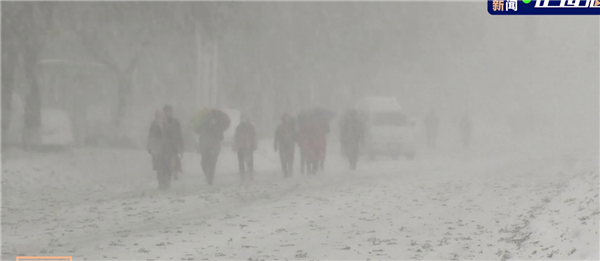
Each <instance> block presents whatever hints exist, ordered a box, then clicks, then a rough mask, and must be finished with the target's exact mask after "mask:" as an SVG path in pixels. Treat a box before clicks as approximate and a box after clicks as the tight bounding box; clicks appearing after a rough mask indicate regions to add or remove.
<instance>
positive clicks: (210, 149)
mask: <svg viewBox="0 0 600 261" xmlns="http://www.w3.org/2000/svg"><path fill="white" fill-rule="evenodd" d="M230 124H231V120H230V119H229V116H227V114H226V113H224V112H223V111H221V110H217V109H211V110H209V112H208V114H207V115H206V118H205V119H204V120H203V121H202V124H201V126H200V129H199V130H198V145H199V149H200V155H201V157H202V161H201V165H202V170H203V172H204V175H205V176H206V181H207V182H208V184H210V185H212V184H213V179H214V175H215V171H216V168H217V160H218V159H219V153H221V143H222V142H223V138H224V137H225V136H224V132H225V131H226V130H227V128H229V125H230Z"/></svg>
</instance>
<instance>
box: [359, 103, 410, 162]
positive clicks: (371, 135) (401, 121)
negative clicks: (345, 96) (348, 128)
mask: <svg viewBox="0 0 600 261" xmlns="http://www.w3.org/2000/svg"><path fill="white" fill-rule="evenodd" d="M356 109H357V110H358V112H359V114H360V115H361V117H362V118H363V120H364V121H365V126H366V138H365V143H366V144H365V145H366V146H365V149H364V150H363V152H364V153H366V154H367V155H368V156H369V158H371V159H374V158H375V157H376V156H377V155H381V154H387V155H390V156H392V158H394V159H398V157H399V156H400V155H402V156H404V157H406V158H407V159H414V158H415V156H416V144H415V143H416V142H415V141H416V139H415V122H414V121H411V120H410V119H409V118H408V116H407V115H406V114H405V112H404V110H403V109H402V107H401V106H400V104H399V103H398V101H397V100H396V98H394V97H365V98H363V99H361V100H359V101H358V102H357V104H356Z"/></svg>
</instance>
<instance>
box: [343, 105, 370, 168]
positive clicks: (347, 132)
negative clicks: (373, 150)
mask: <svg viewBox="0 0 600 261" xmlns="http://www.w3.org/2000/svg"><path fill="white" fill-rule="evenodd" d="M364 136H365V126H364V124H363V122H362V121H361V120H360V119H359V117H358V113H357V111H356V110H348V111H346V113H345V115H344V117H343V118H342V120H341V121H340V145H341V147H342V153H343V154H344V156H345V157H346V158H347V159H348V161H349V162H350V169H351V170H356V163H357V161H358V154H359V149H360V146H361V144H363V142H364Z"/></svg>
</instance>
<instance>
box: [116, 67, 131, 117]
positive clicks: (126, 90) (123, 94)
mask: <svg viewBox="0 0 600 261" xmlns="http://www.w3.org/2000/svg"><path fill="white" fill-rule="evenodd" d="M117 77H118V88H119V89H118V92H117V95H118V97H117V112H116V114H115V118H114V125H115V127H117V128H119V127H122V124H123V120H124V119H125V118H126V114H127V103H128V101H129V98H130V97H131V85H132V74H131V73H127V72H118V75H117Z"/></svg>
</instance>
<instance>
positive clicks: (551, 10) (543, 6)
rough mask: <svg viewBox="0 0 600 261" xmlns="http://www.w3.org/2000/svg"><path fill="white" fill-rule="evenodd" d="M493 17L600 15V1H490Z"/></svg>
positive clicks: (489, 10) (490, 11) (489, 11)
mask: <svg viewBox="0 0 600 261" xmlns="http://www.w3.org/2000/svg"><path fill="white" fill-rule="evenodd" d="M488 13H490V14H491V15H600V0H488Z"/></svg>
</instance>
